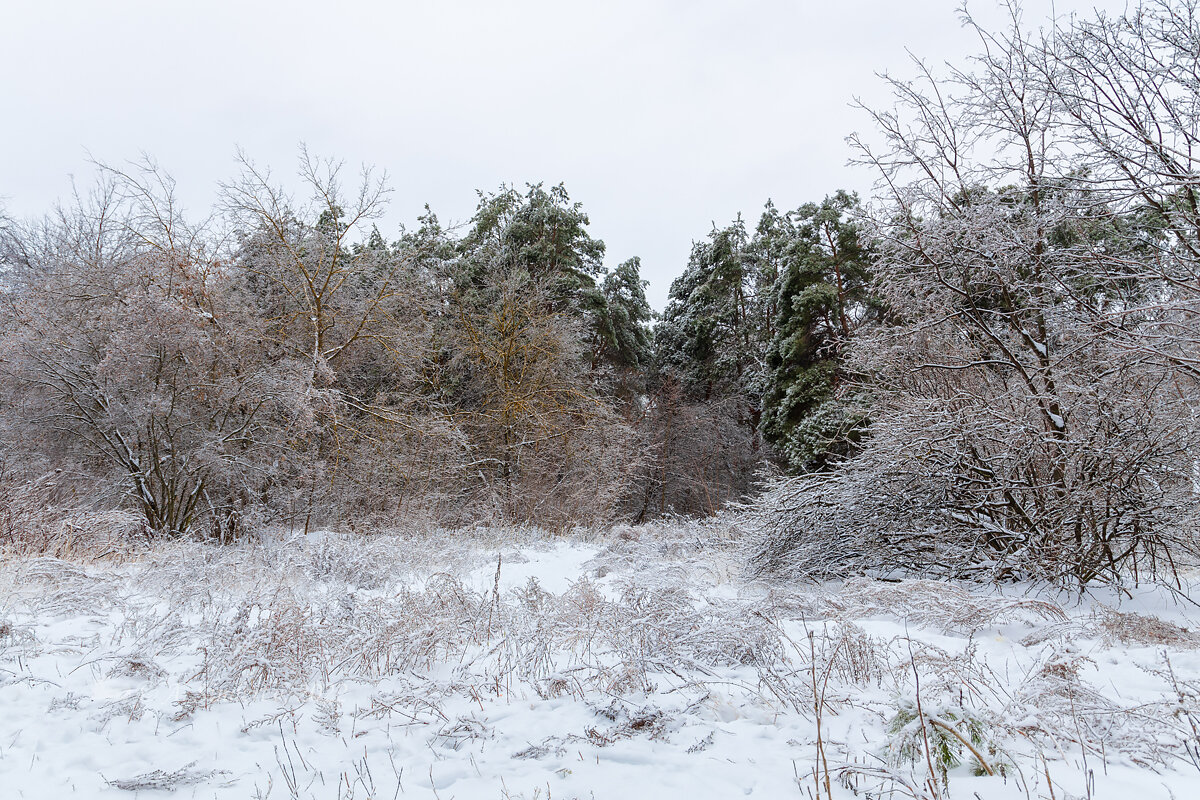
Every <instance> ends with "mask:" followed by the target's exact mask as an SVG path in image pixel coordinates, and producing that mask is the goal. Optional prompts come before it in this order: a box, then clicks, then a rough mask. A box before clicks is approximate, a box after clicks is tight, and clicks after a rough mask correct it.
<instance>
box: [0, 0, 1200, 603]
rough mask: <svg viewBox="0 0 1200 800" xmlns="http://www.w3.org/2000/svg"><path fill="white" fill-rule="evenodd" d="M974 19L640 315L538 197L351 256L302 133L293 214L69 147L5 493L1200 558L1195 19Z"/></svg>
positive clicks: (693, 260) (16, 401)
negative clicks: (958, 49)
mask: <svg viewBox="0 0 1200 800" xmlns="http://www.w3.org/2000/svg"><path fill="white" fill-rule="evenodd" d="M1008 10H1009V12H1010V21H1009V22H1010V24H1009V25H1007V26H1006V27H1004V28H1002V29H999V30H989V29H987V28H984V27H983V26H981V25H978V24H977V23H976V22H975V20H973V19H972V18H971V17H970V16H969V15H968V14H967V13H966V12H965V11H964V12H962V13H963V22H964V25H965V26H966V27H967V29H968V30H970V31H971V32H972V33H974V34H975V35H976V36H977V38H978V42H979V47H978V54H977V55H976V56H975V57H974V58H972V59H970V60H969V61H967V62H965V63H963V64H961V65H957V66H956V65H948V66H947V67H946V68H945V69H943V70H940V71H938V70H934V69H932V68H930V67H928V66H927V65H925V64H924V63H923V62H920V61H914V67H913V68H914V72H915V77H913V78H912V79H900V78H885V80H887V81H888V84H889V86H890V88H891V90H892V95H893V98H892V103H891V104H890V105H887V106H882V107H877V108H864V112H865V113H866V115H867V117H868V118H869V119H870V120H871V122H872V123H873V128H874V133H868V134H865V135H861V136H860V135H857V134H856V135H854V136H851V137H850V142H851V144H852V145H853V146H854V147H855V149H856V152H857V153H858V157H857V159H858V161H859V162H860V163H861V164H863V165H866V166H867V167H869V168H871V169H872V170H874V172H875V174H876V175H877V178H878V182H877V191H876V192H875V193H874V194H873V195H872V196H871V197H870V198H868V200H867V201H866V202H861V201H860V200H859V198H858V197H857V196H856V195H854V194H851V193H847V192H844V191H835V192H832V193H831V194H830V195H828V196H827V197H825V198H824V199H823V200H821V201H819V202H812V203H808V204H805V205H802V206H800V207H799V208H797V209H794V210H791V211H781V210H780V209H778V208H776V207H775V206H774V204H772V203H770V202H768V203H767V205H766V207H765V208H764V210H763V211H762V213H761V215H760V217H759V219H758V222H757V224H755V225H754V226H753V227H752V228H751V227H750V226H749V225H748V224H747V223H746V222H744V221H743V219H742V218H741V217H740V216H739V217H738V218H736V219H735V220H733V221H732V222H731V223H729V224H728V225H726V226H724V227H714V228H713V229H712V230H711V231H710V232H709V233H708V234H707V235H706V236H704V237H702V238H701V239H699V240H698V241H696V242H695V243H694V245H693V248H692V251H691V254H690V257H689V259H688V262H687V264H686V265H685V266H684V269H683V271H682V274H680V276H679V277H678V278H677V279H676V280H675V281H674V283H673V284H672V286H671V289H670V294H669V300H668V304H667V306H666V308H665V309H664V310H663V312H662V313H661V314H660V315H658V317H657V319H655V318H654V315H653V314H652V312H651V309H650V307H649V305H648V303H647V301H646V296H645V293H644V286H645V283H644V281H643V280H642V278H641V275H640V262H639V261H638V260H637V259H636V258H635V259H631V260H629V261H626V262H624V263H622V264H620V265H617V266H615V267H612V268H610V269H606V268H605V262H604V255H605V247H604V243H603V242H601V241H599V240H598V239H596V238H594V237H593V236H592V235H591V234H590V233H589V229H588V226H589V219H588V216H587V214H586V212H585V211H584V210H583V207H582V206H581V205H580V204H579V203H578V202H575V201H573V200H572V199H571V198H570V196H569V195H568V193H567V191H566V189H565V188H564V187H562V186H554V187H546V186H544V185H542V184H534V185H530V186H527V187H525V188H523V189H518V188H516V187H508V186H504V187H501V188H500V189H499V190H497V191H494V192H481V193H480V194H479V198H478V205H477V208H476V211H475V214H474V216H473V217H472V219H471V220H470V221H469V223H468V224H467V225H465V226H464V227H463V228H461V229H455V230H450V229H447V228H445V227H443V226H442V225H441V223H440V222H439V220H438V218H437V216H436V215H435V214H434V213H433V212H432V211H430V210H429V209H428V208H427V209H426V213H425V214H424V215H422V216H421V217H420V218H419V219H418V220H417V221H416V224H415V225H414V226H413V227H411V228H406V229H404V230H402V231H401V233H400V236H399V237H398V238H397V239H396V240H394V241H387V240H385V238H384V237H383V236H382V235H381V234H380V233H379V231H378V230H377V229H376V228H375V227H374V226H373V223H374V221H375V220H377V219H378V217H379V214H380V211H381V209H382V205H383V202H384V200H385V199H386V195H387V192H388V189H387V187H386V186H385V185H383V184H382V183H381V182H379V181H378V180H376V179H375V178H373V177H372V175H371V174H370V173H369V172H365V173H363V174H362V175H360V176H358V178H357V179H356V180H355V181H353V182H352V185H349V186H347V185H344V184H343V181H344V178H345V176H344V174H343V172H344V171H343V170H342V169H341V168H340V166H339V165H338V164H337V163H335V162H329V161H323V160H320V159H316V158H313V157H311V156H310V155H309V154H308V153H307V152H302V153H301V159H300V161H301V170H300V175H301V178H302V183H303V185H304V187H305V191H306V194H305V195H304V196H303V197H301V198H299V199H297V198H295V197H293V196H291V195H289V194H287V193H285V192H284V191H283V189H282V188H280V186H279V185H278V183H277V182H276V181H275V180H274V179H273V178H272V176H271V175H270V173H269V172H268V171H266V170H265V169H263V168H261V167H259V166H258V165H255V164H254V163H252V162H251V161H250V160H249V159H245V158H243V159H242V161H241V166H242V170H241V174H240V175H239V176H238V177H237V178H235V179H234V180H232V181H230V182H228V183H227V184H225V185H224V186H223V191H222V197H221V201H220V203H219V204H218V206H217V207H216V208H214V209H213V210H212V214H211V216H210V217H209V218H208V219H207V220H206V221H204V222H202V223H197V222H194V221H191V220H188V219H185V218H184V215H183V214H182V213H180V211H179V207H178V203H177V201H176V199H175V194H174V185H173V184H172V182H171V181H170V179H169V178H168V177H167V176H165V175H164V174H163V173H162V172H161V171H159V170H158V169H157V168H156V167H155V166H154V165H153V164H152V163H143V164H139V165H135V166H133V167H130V168H128V169H114V168H111V167H104V168H102V170H101V174H102V178H101V180H100V181H99V183H98V184H97V185H96V187H95V188H94V189H93V190H92V191H91V192H89V193H87V194H84V195H81V196H77V197H76V198H74V201H73V202H72V203H70V204H66V205H63V206H62V207H60V208H58V209H56V210H55V211H54V213H52V214H50V215H49V216H47V217H46V218H44V219H42V220H38V221H35V222H17V221H14V220H11V219H5V220H4V223H3V227H2V229H0V242H2V245H0V247H2V250H0V254H2V258H3V265H4V266H3V270H4V272H3V277H2V279H0V287H2V288H0V303H2V304H3V316H2V318H0V370H2V371H3V388H0V392H3V393H4V398H3V407H2V411H0V426H3V429H2V431H0V433H2V434H3V436H2V442H3V444H0V464H2V465H3V467H2V468H3V479H4V480H5V481H7V482H8V483H9V484H12V485H16V484H17V483H19V482H20V481H29V480H31V479H33V478H34V477H36V476H38V475H44V474H47V473H48V471H49V470H54V469H59V470H62V471H63V473H64V474H65V475H68V476H69V478H61V479H58V480H56V481H55V485H56V486H58V487H59V488H58V489H57V490H56V491H59V492H60V494H61V493H63V492H66V491H67V488H66V487H70V491H71V492H74V493H75V494H76V496H78V497H80V498H85V499H86V502H89V503H93V504H98V505H103V504H105V503H107V504H110V505H112V504H118V505H119V504H124V505H126V506H129V507H134V508H136V509H138V511H139V512H140V513H141V514H142V516H143V517H144V519H145V524H146V525H147V526H148V528H149V529H151V530H154V531H158V532H161V533H169V534H180V533H184V532H188V531H201V532H208V533H209V534H211V535H213V536H215V537H218V538H228V537H230V536H234V535H236V534H237V532H238V531H239V530H241V529H243V528H245V527H246V526H247V525H250V524H252V523H255V522H271V523H283V524H289V525H294V526H300V525H303V526H305V527H308V526H311V525H313V524H326V523H330V522H344V523H346V524H357V523H359V522H362V523H372V524H374V523H378V522H381V521H384V522H386V521H390V520H398V519H416V518H422V519H429V520H432V521H435V522H437V523H439V524H446V525H458V524H468V523H470V522H473V521H477V520H482V519H499V520H504V521H507V522H513V523H520V524H537V525H544V526H549V527H556V528H562V527H569V526H572V525H601V524H607V523H610V522H613V521H615V520H622V519H624V520H633V521H642V520H646V519H648V518H652V517H655V516H659V515H663V514H710V513H713V512H715V511H716V510H718V509H720V508H722V507H723V506H725V505H727V504H729V503H730V502H734V501H739V500H743V501H744V500H746V499H747V498H751V497H752V498H753V499H752V500H751V501H750V502H749V505H748V507H747V514H748V519H750V520H751V521H752V523H753V524H754V525H755V526H756V527H757V529H758V530H760V531H761V532H762V542H761V546H760V547H759V549H758V552H757V554H756V556H755V562H756V564H757V565H758V566H759V568H761V569H764V570H785V571H792V572H796V573H799V574H805V575H815V574H845V573H846V572H854V571H860V572H861V571H879V570H883V571H889V570H918V571H923V572H930V571H935V572H940V573H945V574H973V573H983V574H987V575H990V576H993V577H1036V578H1044V579H1050V580H1055V581H1060V582H1063V581H1065V582H1077V583H1088V582H1094V581H1097V580H1100V581H1111V582H1120V581H1122V580H1125V579H1126V578H1127V577H1128V576H1130V575H1137V574H1141V573H1143V572H1144V573H1147V574H1161V573H1162V572H1163V571H1164V570H1167V571H1170V570H1173V569H1175V562H1176V560H1177V559H1178V558H1180V557H1191V556H1194V555H1195V554H1196V552H1197V550H1200V548H1198V547H1197V534H1196V522H1197V520H1196V508H1197V503H1196V493H1197V488H1196V487H1197V486H1198V485H1200V477H1198V476H1200V467H1198V466H1197V464H1198V463H1200V462H1198V461H1197V458H1196V456H1195V452H1196V436H1197V433H1198V432H1200V425H1198V423H1197V405H1196V400H1195V398H1196V397H1197V392H1196V388H1197V386H1196V379H1197V377H1200V347H1198V345H1200V326H1198V325H1197V321H1198V317H1197V313H1198V312H1200V307H1198V304H1200V166H1198V164H1197V159H1198V158H1200V102H1197V98H1198V97H1200V24H1198V21H1197V15H1196V3H1195V2H1194V0H1148V2H1145V3H1143V4H1140V5H1138V6H1136V7H1133V8H1131V9H1129V10H1128V11H1126V12H1124V13H1122V14H1120V15H1115V16H1109V15H1105V14H1103V13H1100V12H1096V14H1095V15H1094V16H1093V17H1091V18H1083V17H1072V18H1064V19H1056V20H1053V21H1052V22H1051V23H1050V24H1049V27H1048V28H1045V29H1039V30H1033V29H1031V28H1030V27H1029V26H1028V25H1026V24H1025V23H1024V21H1023V20H1022V18H1021V14H1020V11H1019V9H1018V8H1016V7H1015V6H1010V7H1009V8H1008ZM760 489H761V490H762V491H761V492H760V493H758V494H755V492H757V491H758V490H760ZM62 502H66V500H63V501H62Z"/></svg>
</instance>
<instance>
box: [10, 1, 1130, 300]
mask: <svg viewBox="0 0 1200 800" xmlns="http://www.w3.org/2000/svg"><path fill="white" fill-rule="evenodd" d="M956 5H957V0H840V2H839V0H792V1H791V2H788V1H787V0H743V1H742V2H728V1H727V2H717V1H716V0H640V2H639V1H638V0H603V2H591V3H582V2H570V0H513V1H511V2H505V1H504V0H469V1H468V0H462V1H459V0H391V1H390V2H388V1H386V0H377V2H362V1H361V0H340V2H322V3H313V2H308V0H293V1H292V2H277V3H263V2H251V1H250V0H243V1H242V2H228V1H227V0H203V1H197V2H164V0H153V2H129V1H127V0H109V2H96V0H73V1H68V0H0V7H2V10H0V76H3V77H0V153H2V154H3V155H2V156H0V198H4V199H3V203H4V205H6V206H7V208H8V211H9V212H10V213H13V214H16V215H18V216H27V215H34V214H40V213H42V212H44V211H46V210H47V209H48V208H49V207H50V205H51V204H52V203H53V202H54V201H55V200H56V199H57V198H59V197H62V196H63V195H65V194H66V193H67V192H68V191H69V189H70V178H69V176H71V175H74V176H76V177H77V178H78V179H79V180H80V181H86V180H89V179H90V177H91V175H92V170H91V167H90V166H89V165H88V160H87V158H88V156H87V153H88V152H90V153H91V154H92V156H94V157H95V158H97V159H100V160H104V161H109V162H119V161H121V160H124V159H131V158H136V157H137V156H138V155H139V154H140V153H142V152H146V153H149V154H151V155H153V156H154V157H155V158H157V159H158V161H159V162H160V163H161V164H162V166H163V167H164V168H166V169H167V170H168V171H169V172H171V173H172V174H173V175H174V176H175V177H176V178H177V180H178V182H179V189H180V193H181V195H182V197H183V199H184V200H185V202H186V203H187V204H188V206H189V207H190V208H191V209H192V210H194V211H196V212H203V211H204V210H205V209H206V207H207V206H208V205H209V204H210V203H211V202H212V200H213V199H214V197H215V194H216V184H217V182H218V181H220V180H222V179H227V178H229V177H231V176H232V175H233V174H234V173H235V172H236V166H235V164H234V151H235V148H236V147H238V146H241V147H242V148H244V149H245V150H246V151H247V153H248V154H249V155H250V156H251V157H252V158H253V159H254V160H255V161H256V162H259V163H263V164H268V165H270V166H271V167H272V168H273V170H274V172H275V174H276V175H278V176H280V177H281V178H288V177H290V176H291V175H292V173H293V172H294V167H295V163H296V155H297V148H298V145H299V143H300V142H305V143H307V145H308V146H309V148H310V150H311V151H313V152H314V153H317V154H321V155H333V156H337V157H339V158H343V159H345V160H346V161H347V166H348V167H357V166H358V165H359V164H361V163H364V162H365V163H370V164H374V165H376V166H377V167H379V168H381V169H385V170H386V171H387V172H388V174H389V175H390V183H391V185H392V187H393V189H394V193H393V195H392V202H391V206H390V210H389V213H388V216H387V218H386V219H385V221H384V223H382V224H381V225H380V227H381V229H382V230H383V232H384V234H385V236H386V237H387V238H389V239H393V238H395V237H396V235H397V233H398V228H399V223H400V222H401V221H406V222H410V223H411V222H413V221H414V220H415V218H416V216H417V214H419V213H420V211H421V209H422V206H423V205H424V204H425V203H426V202H428V203H430V204H431V205H432V206H433V209H434V211H436V212H437V213H438V215H439V217H440V218H441V219H442V221H443V223H446V222H452V221H464V220H466V219H467V218H469V217H470V215H471V212H472V211H473V209H474V206H475V199H476V198H475V190H476V189H485V190H490V189H495V188H497V187H498V186H499V184H500V183H501V182H505V181H507V182H509V183H514V184H517V185H522V184H524V183H525V182H527V181H529V182H535V181H544V182H546V183H547V184H554V183H558V182H564V183H565V184H566V186H567V189H568V191H569V192H570V194H571V197H572V199H574V200H579V201H582V202H583V204H584V208H585V209H586V210H587V211H588V213H589V214H590V216H591V220H592V225H591V230H592V233H593V235H595V236H599V237H600V238H602V239H604V240H605V242H606V243H607V245H608V258H607V263H608V265H609V266H615V265H616V264H617V263H619V262H620V261H622V260H624V259H626V258H628V257H630V256H633V255H640V256H641V257H642V264H643V270H644V277H646V278H647V279H649V280H650V282H651V285H650V288H649V296H650V300H651V303H652V304H653V305H654V306H655V308H658V309H661V308H662V306H663V305H664V303H665V300H666V294H667V289H668V288H669V286H670V282H671V280H672V279H673V278H674V277H675V276H676V275H678V274H679V273H680V272H681V271H682V269H683V267H684V264H685V263H686V260H687V255H688V252H689V250H690V247H691V242H692V241H693V240H694V239H698V238H701V237H703V236H704V235H705V234H706V233H707V231H708V230H709V229H710V228H711V226H712V224H713V222H716V223H717V224H724V223H726V222H727V221H729V220H730V219H731V218H732V217H733V216H734V215H735V214H736V213H737V212H738V211H742V212H743V214H744V215H745V216H746V218H747V220H748V222H749V223H750V224H751V225H752V224H753V223H754V222H755V221H757V218H758V213H759V211H760V209H761V208H762V205H763V203H764V202H765V201H766V199H767V198H768V197H770V198H773V199H774V200H775V203H776V205H778V206H780V207H783V208H791V207H795V206H797V205H799V204H801V203H803V202H807V201H809V200H820V199H821V198H822V197H823V196H824V195H826V194H828V193H830V192H832V191H834V190H836V189H838V188H841V187H846V188H850V189H856V190H858V191H860V192H864V193H865V192H867V191H868V190H869V188H870V184H871V180H872V177H871V176H870V175H869V173H867V172H865V171H863V170H860V169H857V168H850V167H847V166H846V161H847V160H848V159H849V157H850V155H851V153H850V150H849V147H848V146H847V145H846V144H845V141H844V139H845V136H846V135H847V134H849V133H850V132H851V131H853V130H859V129H869V124H868V122H867V121H866V120H865V118H864V116H863V114H862V113H861V112H858V111H855V110H854V109H852V108H851V105H850V104H851V102H852V100H853V98H854V97H855V96H860V97H863V98H864V99H866V100H868V101H879V100H882V99H884V98H885V97H886V95H885V94H884V92H883V90H882V87H881V84H880V81H879V80H878V78H876V77H875V73H876V72H879V71H884V70H886V71H890V72H893V73H895V74H898V75H907V74H910V67H909V65H908V64H907V61H906V60H907V56H906V53H905V50H906V49H908V50H911V51H912V52H913V53H915V54H917V55H920V56H921V57H923V58H925V59H926V60H928V61H930V62H935V63H936V62H940V61H943V60H946V59H959V58H960V57H961V56H962V55H964V54H967V53H971V52H973V51H974V44H975V42H974V40H973V37H972V35H971V34H970V33H969V32H968V31H965V30H963V29H962V28H961V27H960V24H959V21H958V17H957V15H956V14H955V7H956ZM1104 5H1106V6H1108V7H1110V8H1112V7H1117V8H1119V7H1120V3H1118V2H1115V0H1114V1H1113V2H1108V1H1107V0H1106V2H1104ZM1091 6H1092V3H1091V2H1088V1H1087V0H1078V1H1077V2H1073V1H1072V0H1058V2H1057V12H1058V13H1059V14H1064V13H1067V12H1071V11H1081V12H1086V11H1088V10H1089V9H1090V8H1091ZM1025 8H1026V17H1027V19H1029V20H1031V21H1033V20H1041V19H1043V18H1045V17H1046V16H1048V15H1049V13H1050V11H1051V0H1027V2H1026V3H1025ZM971 9H972V12H973V13H975V14H976V16H978V17H979V18H981V19H994V18H997V8H996V6H995V3H994V0H976V1H975V2H973V3H972V5H971Z"/></svg>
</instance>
